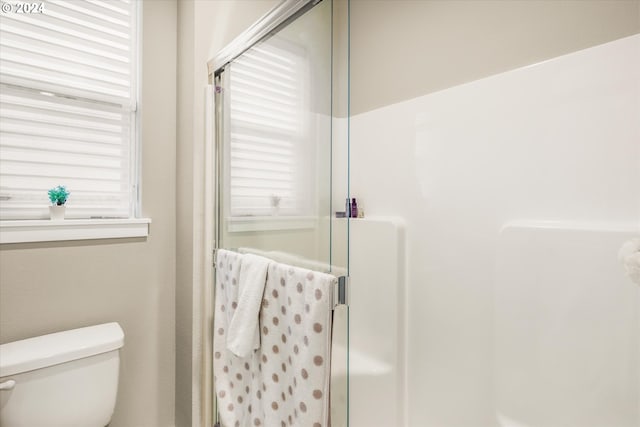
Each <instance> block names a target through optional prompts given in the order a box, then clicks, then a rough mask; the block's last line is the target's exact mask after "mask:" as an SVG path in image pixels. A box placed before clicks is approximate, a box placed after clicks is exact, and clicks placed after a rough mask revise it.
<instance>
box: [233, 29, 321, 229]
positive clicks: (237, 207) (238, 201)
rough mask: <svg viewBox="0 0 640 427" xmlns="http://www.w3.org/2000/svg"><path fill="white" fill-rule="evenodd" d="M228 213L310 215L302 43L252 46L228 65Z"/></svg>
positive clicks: (306, 72)
mask: <svg viewBox="0 0 640 427" xmlns="http://www.w3.org/2000/svg"><path fill="white" fill-rule="evenodd" d="M228 72H229V73H230V83H229V88H230V90H229V97H230V98H229V110H230V116H229V128H230V159H229V161H230V169H229V170H230V173H229V174H230V176H229V182H230V203H229V205H230V215H231V216H233V217H238V216H269V215H274V214H278V215H283V216H286V215H289V216H291V215H308V214H309V213H310V210H311V200H312V197H313V195H312V194H311V191H310V187H311V186H310V182H309V178H308V174H309V171H308V170H305V166H307V169H308V163H309V158H308V151H309V144H308V139H309V106H308V104H309V103H308V93H309V89H308V88H307V86H308V80H309V79H308V65H307V63H306V59H305V51H304V50H303V49H301V48H300V47H299V46H295V45H289V44H285V43H280V44H278V45H276V43H275V42H274V41H270V42H269V43H263V44H261V45H258V46H256V47H253V48H251V49H250V50H248V51H247V52H245V53H244V54H243V55H241V56H240V57H239V58H238V59H236V60H235V61H234V62H233V63H232V64H231V65H230V66H229V68H228Z"/></svg>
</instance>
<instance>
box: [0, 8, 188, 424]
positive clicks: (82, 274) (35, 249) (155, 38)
mask: <svg viewBox="0 0 640 427" xmlns="http://www.w3.org/2000/svg"><path fill="white" fill-rule="evenodd" d="M143 26H144V30H143V50H142V52H143V71H142V73H143V74H142V102H141V108H142V112H141V114H142V153H143V154H142V186H143V191H142V211H143V215H144V216H147V217H150V218H151V219H152V220H153V223H152V224H151V228H150V235H149V237H148V238H147V239H114V240H100V241H86V242H61V243H45V244H37V243H34V244H13V245H2V247H0V341H1V342H3V343H4V342H9V341H13V340H17V339H22V338H26V337H31V336H36V335H41V334H46V333H50V332H54V331H60V330H66V329H72V328H77V327H81V326H88V325H93V324H97V323H103V322H111V321H116V322H119V323H120V325H121V326H122V328H123V329H124V332H125V346H124V348H123V349H122V351H121V372H120V386H119V394H118V401H117V404H116V409H115V414H114V417H113V421H112V423H111V426H112V427H164V426H172V425H173V424H174V406H173V402H174V366H175V365H174V362H175V357H174V354H175V341H174V332H173V331H174V324H175V322H174V291H175V218H176V217H175V201H174V196H175V150H176V139H175V134H176V124H175V117H176V115H175V109H176V104H175V101H176V90H175V89H176V88H175V82H176V55H175V52H176V1H175V0H164V1H145V2H144V6H143Z"/></svg>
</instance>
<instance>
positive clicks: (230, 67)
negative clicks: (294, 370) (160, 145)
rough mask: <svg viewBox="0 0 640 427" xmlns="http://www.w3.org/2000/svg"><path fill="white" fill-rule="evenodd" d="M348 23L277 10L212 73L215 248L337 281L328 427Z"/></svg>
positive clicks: (340, 239) (217, 61)
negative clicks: (255, 255) (303, 269)
mask: <svg viewBox="0 0 640 427" xmlns="http://www.w3.org/2000/svg"><path fill="white" fill-rule="evenodd" d="M347 12H348V10H347V3H346V2H345V1H340V0H322V1H309V0H287V1H283V2H282V3H281V4H280V5H279V6H278V7H276V8H275V9H274V10H272V11H271V12H270V13H269V14H267V15H265V16H264V17H263V18H262V19H261V20H260V21H258V22H257V23H256V24H254V25H253V26H252V27H251V28H249V29H248V30H247V31H246V32H245V33H243V34H241V35H240V36H239V37H238V38H237V39H236V40H234V41H233V42H232V43H231V44H230V45H229V46H228V47H227V48H226V49H224V50H223V51H221V52H220V53H219V54H218V55H217V56H216V57H215V58H214V59H212V60H211V61H210V62H209V73H210V80H211V82H212V84H213V85H214V87H215V95H214V98H215V153H213V154H214V156H215V168H214V169H215V173H214V175H213V176H212V178H213V179H214V180H215V199H214V209H215V221H214V227H215V229H214V234H215V239H214V240H215V245H214V248H219V249H230V250H234V251H238V252H242V253H253V254H258V255H262V256H265V257H267V258H269V259H272V260H274V261H277V262H282V263H285V264H289V265H293V266H298V267H302V268H306V269H310V270H315V271H320V272H325V273H331V274H332V275H334V276H336V277H339V282H338V287H337V288H336V290H335V295H334V301H335V304H336V305H335V308H334V313H333V332H332V334H333V336H332V340H331V341H332V352H333V353H332V357H331V392H330V405H329V407H330V413H331V424H332V425H335V426H339V425H347V423H348V416H347V410H348V351H347V349H348V319H349V317H348V305H347V302H348V301H347V282H348V275H349V273H348V271H349V270H348V268H349V263H348V249H347V248H348V239H349V237H348V219H347V218H336V215H335V212H336V211H344V200H345V199H346V198H347V197H348V196H349V193H348V179H349V177H348V165H347V162H346V161H345V160H346V159H347V158H348V135H347V133H346V130H347V127H346V125H345V123H346V120H347V119H346V114H347V108H348V105H347V100H348V96H347V92H346V78H347V69H346V67H347V63H348V62H347V58H346V55H347V49H346V38H345V37H346V35H347V34H348V33H347V31H346V23H347V20H346V13H347ZM214 363H215V362H214ZM325 398H329V397H325ZM212 400H213V399H212ZM214 406H215V405H214ZM216 412H217V411H216V409H215V407H214V410H213V411H212V417H213V418H214V421H218V420H217V417H216Z"/></svg>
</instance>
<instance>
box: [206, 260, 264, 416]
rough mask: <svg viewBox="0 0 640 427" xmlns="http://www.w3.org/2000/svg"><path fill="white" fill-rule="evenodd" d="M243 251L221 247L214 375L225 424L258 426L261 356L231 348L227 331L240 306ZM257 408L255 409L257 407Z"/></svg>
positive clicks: (217, 288) (217, 265) (214, 346)
mask: <svg viewBox="0 0 640 427" xmlns="http://www.w3.org/2000/svg"><path fill="white" fill-rule="evenodd" d="M241 261H242V255H240V254H238V253H235V252H230V251H226V250H224V249H218V251H217V255H216V301H215V311H214V320H213V325H214V328H213V329H214V332H213V333H214V337H213V374H214V376H213V379H214V385H215V393H216V396H217V397H218V413H219V414H220V421H221V422H222V425H223V426H225V427H227V426H234V427H235V426H240V427H249V426H254V424H253V418H252V417H251V411H252V408H251V404H252V399H257V397H256V396H255V393H256V391H257V390H259V389H260V377H259V375H256V373H258V372H259V371H258V360H259V359H258V357H257V355H256V354H255V353H252V354H250V355H249V356H247V357H245V358H240V357H237V356H236V355H234V354H233V353H231V352H230V351H228V350H227V334H228V329H229V324H230V322H231V319H233V317H234V315H235V312H236V310H237V307H238V283H239V281H240V267H241V265H242V263H241ZM254 412H255V411H254Z"/></svg>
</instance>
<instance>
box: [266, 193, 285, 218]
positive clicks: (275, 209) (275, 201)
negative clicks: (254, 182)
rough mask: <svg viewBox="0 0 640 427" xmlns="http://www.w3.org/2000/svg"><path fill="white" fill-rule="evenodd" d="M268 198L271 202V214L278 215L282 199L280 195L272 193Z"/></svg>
mask: <svg viewBox="0 0 640 427" xmlns="http://www.w3.org/2000/svg"><path fill="white" fill-rule="evenodd" d="M269 200H270V202H271V215H278V213H279V212H280V202H281V201H282V197H280V196H278V195H276V194H272V195H271V196H270V197H269Z"/></svg>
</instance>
